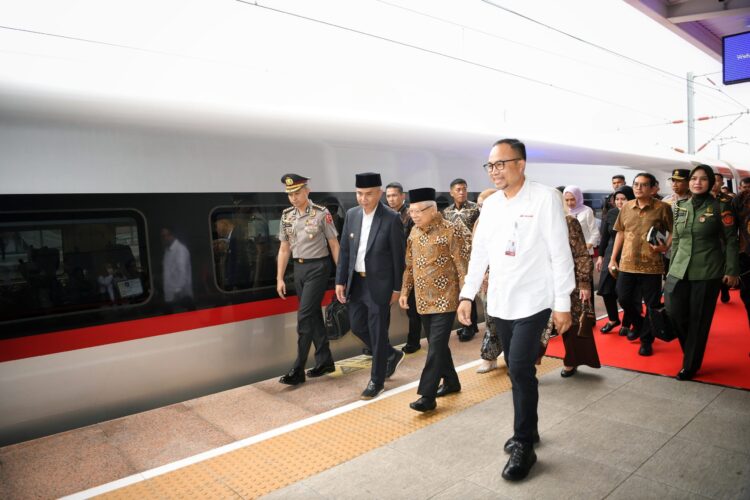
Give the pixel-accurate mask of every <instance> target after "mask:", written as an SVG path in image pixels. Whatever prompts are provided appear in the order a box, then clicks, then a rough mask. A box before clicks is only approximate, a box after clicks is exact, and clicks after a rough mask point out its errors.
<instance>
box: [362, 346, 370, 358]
mask: <svg viewBox="0 0 750 500" xmlns="http://www.w3.org/2000/svg"><path fill="white" fill-rule="evenodd" d="M362 354H364V355H365V356H372V351H371V350H370V348H369V347H363V348H362Z"/></svg>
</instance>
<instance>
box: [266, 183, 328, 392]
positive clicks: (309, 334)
mask: <svg viewBox="0 0 750 500" xmlns="http://www.w3.org/2000/svg"><path fill="white" fill-rule="evenodd" d="M281 180H282V182H283V183H284V185H285V186H286V192H287V193H293V192H295V191H298V190H300V189H301V188H303V187H304V186H305V185H306V183H307V181H308V179H306V178H305V177H302V176H299V175H296V174H287V175H285V176H284V177H282V178H281ZM279 225H280V227H279V240H280V241H282V242H284V241H286V242H288V243H289V247H290V248H291V254H292V255H291V257H292V259H291V260H292V261H293V262H294V287H295V289H296V292H297V297H298V299H299V309H298V311H297V334H298V340H297V360H296V361H295V362H294V367H293V368H292V370H291V371H290V372H289V373H288V374H287V375H284V376H283V377H281V380H280V382H281V383H285V384H289V385H296V384H298V383H301V382H304V380H305V375H304V371H303V370H304V369H305V365H306V364H307V356H308V354H309V352H310V344H311V343H312V344H314V345H315V368H313V369H311V370H308V372H307V375H308V376H312V377H316V376H320V375H323V374H325V373H328V372H332V371H334V370H335V366H334V362H333V356H332V355H331V349H330V347H329V345H328V338H327V336H326V329H325V323H324V321H323V313H322V312H321V307H320V303H321V301H322V300H323V295H324V293H325V291H326V286H327V284H328V280H329V278H330V276H331V265H330V252H329V249H328V240H330V239H335V238H336V237H337V236H338V233H337V232H336V227H335V226H334V224H333V218H332V217H331V214H330V213H329V212H328V209H326V208H325V207H323V206H321V205H317V204H315V203H313V202H312V201H309V200H308V203H307V207H306V208H305V210H304V211H302V212H299V211H298V210H297V209H296V208H295V207H289V208H287V209H285V210H284V211H283V213H282V214H281V221H280V223H279Z"/></svg>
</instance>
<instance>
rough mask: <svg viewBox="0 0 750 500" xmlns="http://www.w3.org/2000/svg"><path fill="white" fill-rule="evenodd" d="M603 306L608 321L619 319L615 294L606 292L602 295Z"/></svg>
mask: <svg viewBox="0 0 750 500" xmlns="http://www.w3.org/2000/svg"><path fill="white" fill-rule="evenodd" d="M602 300H603V301H604V307H605V308H606V309H607V318H608V319H609V320H610V321H620V313H619V311H618V310H617V295H615V294H613V293H612V294H610V293H608V294H607V295H602Z"/></svg>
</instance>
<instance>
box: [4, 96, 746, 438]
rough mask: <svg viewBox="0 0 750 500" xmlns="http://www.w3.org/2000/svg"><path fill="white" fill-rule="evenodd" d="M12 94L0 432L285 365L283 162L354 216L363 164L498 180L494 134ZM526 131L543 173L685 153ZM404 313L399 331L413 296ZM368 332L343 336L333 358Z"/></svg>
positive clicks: (288, 311) (39, 430)
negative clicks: (170, 277) (237, 261)
mask: <svg viewBox="0 0 750 500" xmlns="http://www.w3.org/2000/svg"><path fill="white" fill-rule="evenodd" d="M0 93H2V96H0V152H1V153H0V178H1V179H2V182H0V239H1V240H2V241H1V242H0V243H1V244H0V251H1V252H2V253H0V401H2V411H1V412H0V445H6V444H9V443H14V442H19V441H23V440H26V439H30V438H33V437H38V436H41V435H45V434H49V433H52V432H57V431H61V430H65V429H69V428H72V427H76V426H80V425H85V424H90V423H94V422H99V421H102V420H106V419H110V418H114V417H118V416H122V415H126V414H130V413H134V412H137V411H142V410H146V409H150V408H154V407H158V406H162V405H166V404H170V403H173V402H176V401H182V400H186V399H189V398H193V397H198V396H201V395H204V394H207V393H211V392H215V391H220V390H223V389H228V388H231V387H236V386H239V385H243V384H248V383H251V382H254V381H257V380H261V379H264V378H267V377H271V376H275V375H279V374H281V373H283V372H284V371H285V370H286V369H287V368H288V367H289V364H290V363H291V361H292V360H293V359H294V356H295V352H296V345H297V335H296V332H295V314H294V312H295V306H296V301H295V300H294V298H291V299H290V300H286V301H283V300H281V299H279V298H278V297H277V295H276V292H275V257H276V253H277V251H278V240H277V238H276V236H277V233H278V225H279V217H280V214H281V211H282V210H283V208H285V207H286V206H288V201H287V199H286V196H285V195H284V194H283V190H282V187H283V186H282V185H281V184H280V182H279V181H280V177H281V176H282V174H284V173H287V172H294V173H299V174H303V175H307V176H309V177H310V178H311V181H310V186H311V189H312V191H313V192H312V198H313V200H315V201H316V202H319V203H323V204H325V205H326V206H328V207H329V209H330V210H331V212H332V214H333V215H334V217H335V218H336V219H337V222H338V223H339V224H341V223H342V222H343V220H342V218H343V215H344V213H345V210H346V209H347V208H349V207H350V206H353V205H354V203H355V199H354V196H353V183H354V174H355V173H356V172H363V171H375V172H380V173H381V175H382V178H383V180H384V181H385V182H390V181H399V182H401V183H402V184H403V185H404V186H406V187H407V188H409V187H422V186H433V187H436V188H437V189H438V190H442V191H443V196H444V197H445V198H444V200H445V201H446V202H447V196H446V193H445V191H447V189H448V185H449V183H450V181H451V180H452V179H453V178H455V177H462V178H464V179H466V180H467V181H468V183H469V187H470V188H471V189H472V191H474V192H476V191H481V190H482V189H484V188H486V187H489V182H488V179H487V177H486V174H485V172H484V171H483V169H482V168H481V165H482V163H483V162H484V161H486V155H487V151H488V149H489V146H490V145H491V144H492V143H493V142H494V141H495V140H496V139H498V138H499V136H491V135H488V134H475V133H468V132H457V131H446V130H439V129H429V128H424V127H421V128H416V127H410V126H399V125H393V124H390V125H389V124H375V123H366V122H351V121H348V122H341V121H338V120H334V119H330V118H326V117H318V118H305V119H301V118H295V117H283V116H278V115H263V114H258V115H256V116H253V117H241V116H227V115H215V114H211V113H204V112H199V111H192V112H187V111H183V110H174V109H172V110H170V109H150V108H146V107H145V105H133V104H128V103H121V104H118V103H112V102H95V101H90V100H83V99H81V100H73V99H70V98H56V97H52V96H38V95H34V96H32V95H21V94H19V95H14V94H13V93H12V92H10V91H2V92H0ZM498 133H499V134H506V133H507V134H508V135H511V136H512V135H514V134H513V133H512V131H499V132H498ZM519 138H520V139H521V140H524V141H525V142H526V144H527V149H528V155H529V160H528V164H529V166H528V170H527V171H528V173H529V176H530V177H531V178H534V179H537V180H541V181H543V182H548V183H549V184H550V185H558V184H566V183H571V177H575V176H578V178H581V176H584V177H585V176H591V175H601V183H600V184H601V188H602V189H606V188H607V186H608V184H609V175H608V174H607V173H604V174H600V173H601V172H603V171H605V170H602V169H601V167H598V166H601V165H607V166H610V167H619V168H623V169H632V170H633V171H634V172H633V173H635V171H638V170H647V171H651V172H652V173H655V174H657V175H659V177H660V178H661V179H664V178H666V176H667V175H668V172H669V171H670V170H671V169H673V168H677V167H686V168H688V167H690V160H691V159H690V158H688V157H680V156H677V155H675V156H667V157H660V156H655V155H649V154H631V153H619V152H613V151H605V150H595V149H591V148H582V147H577V146H569V145H559V144H552V143H546V142H542V141H538V140H534V138H525V137H519ZM539 164H544V166H543V167H542V166H539ZM552 164H559V165H558V166H557V167H554V168H553V167H551V165H552ZM722 167H723V171H724V172H725V173H731V174H732V176H733V177H734V178H735V179H737V178H739V176H742V175H747V173H745V172H737V171H735V170H733V169H731V167H730V166H729V165H725V164H724V165H722ZM597 169H598V170H597ZM607 172H608V171H607ZM226 216H229V217H230V218H231V219H233V220H234V221H235V223H236V226H235V227H236V228H237V230H238V231H240V232H241V233H242V235H243V238H244V239H245V241H246V244H247V254H246V262H245V263H244V266H245V267H244V269H246V271H247V272H246V273H245V275H246V279H242V280H239V281H235V282H232V283H229V282H228V280H227V277H226V276H224V272H223V270H224V261H223V259H225V258H226V256H225V255H223V254H222V252H221V244H220V241H219V240H220V238H219V237H218V235H217V234H216V232H215V228H214V224H213V223H214V221H216V220H217V219H218V218H220V217H226ZM339 227H340V225H339ZM166 232H169V233H170V234H173V235H174V236H175V237H177V239H179V240H180V241H181V242H182V243H183V244H184V245H185V246H186V247H187V248H188V250H189V251H190V258H191V268H192V276H191V280H192V299H185V300H181V301H178V302H174V301H170V299H169V294H165V293H164V288H163V285H164V283H163V269H162V268H163V255H164V247H163V243H162V240H163V237H164V235H165V234H166ZM290 268H291V266H290ZM290 272H291V269H290ZM288 287H290V288H292V287H293V285H292V282H291V281H290V282H289V284H288ZM331 288H333V279H332V280H331ZM329 293H330V292H329ZM392 318H393V320H392V326H391V334H392V340H393V341H394V342H402V341H404V340H405V336H406V318H405V314H404V313H403V312H402V311H400V310H397V309H394V311H393V316H392ZM361 347H362V346H361V344H360V343H359V341H357V340H356V339H355V338H354V337H353V336H352V335H348V336H346V337H344V338H343V339H341V340H338V341H335V342H332V348H333V350H334V356H335V357H336V358H337V359H340V358H342V357H345V356H350V355H353V354H356V353H358V352H359V351H360V349H361Z"/></svg>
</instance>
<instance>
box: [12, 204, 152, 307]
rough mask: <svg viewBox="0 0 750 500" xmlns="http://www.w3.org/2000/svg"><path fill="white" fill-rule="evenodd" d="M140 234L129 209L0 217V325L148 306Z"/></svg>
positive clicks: (140, 224)
mask: <svg viewBox="0 0 750 500" xmlns="http://www.w3.org/2000/svg"><path fill="white" fill-rule="evenodd" d="M144 234H145V224H144V222H143V218H142V217H141V215H140V214H138V213H136V212H134V211H131V210H116V211H106V212H99V211H97V212H90V211H86V212H58V213H55V214H49V213H6V214H0V251H1V253H0V322H2V321H13V320H19V319H25V318H33V317H40V316H49V315H56V314H63V313H70V312H77V311H82V310H92V309H100V308H113V307H116V306H121V305H126V304H135V303H139V302H143V301H145V300H147V299H148V297H149V292H150V284H149V283H150V281H149V277H148V266H147V262H144V259H145V257H143V256H146V255H147V252H146V248H145V237H144Z"/></svg>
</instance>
